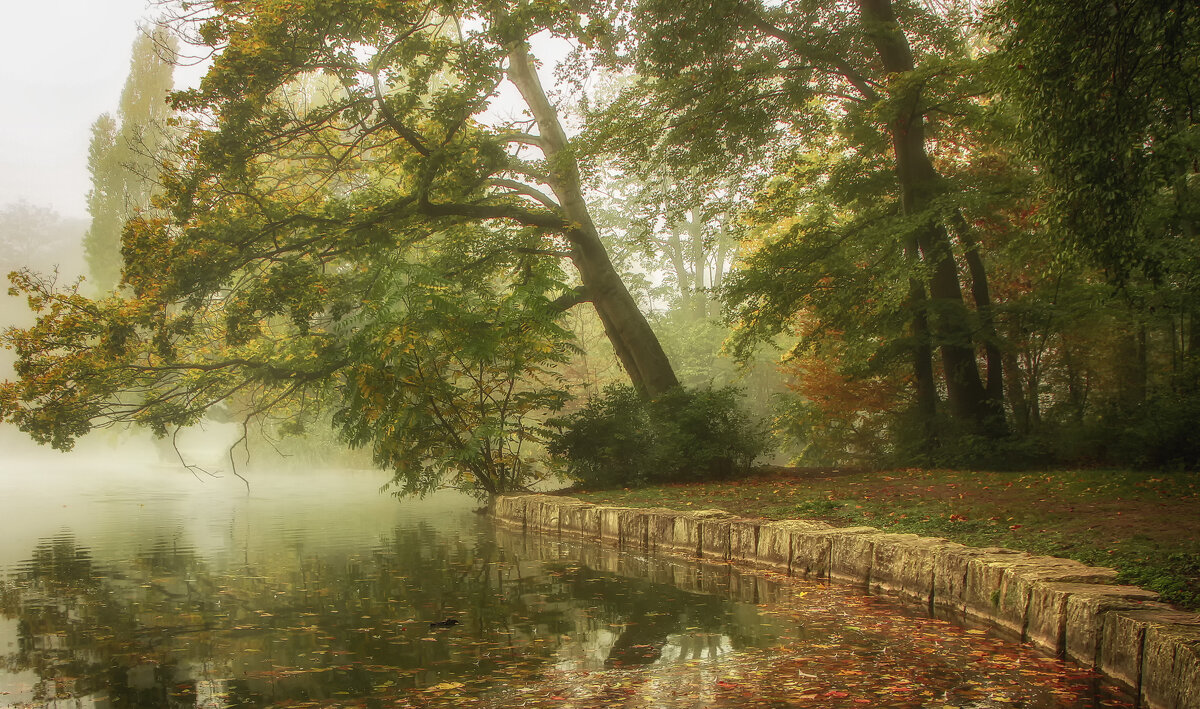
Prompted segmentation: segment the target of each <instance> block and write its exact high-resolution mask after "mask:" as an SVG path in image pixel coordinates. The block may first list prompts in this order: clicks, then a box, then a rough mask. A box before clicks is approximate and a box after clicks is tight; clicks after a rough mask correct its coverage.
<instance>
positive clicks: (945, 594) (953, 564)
mask: <svg viewBox="0 0 1200 709" xmlns="http://www.w3.org/2000/svg"><path fill="white" fill-rule="evenodd" d="M987 553H989V552H988V550H986V549H979V548H976V547H968V546H963V545H962V544H956V543H954V542H947V543H945V544H943V545H941V546H938V547H937V548H936V549H934V550H933V608H934V609H935V610H938V611H942V612H946V613H950V614H958V613H963V612H965V611H966V607H967V601H966V598H967V574H968V571H969V568H970V562H971V560H972V559H974V558H975V557H978V556H982V555H984V554H987Z"/></svg>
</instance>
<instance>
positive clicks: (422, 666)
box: [0, 485, 1123, 707]
mask: <svg viewBox="0 0 1200 709" xmlns="http://www.w3.org/2000/svg"><path fill="white" fill-rule="evenodd" d="M312 489H313V490H317V491H318V492H316V493H314V495H313V496H310V497H309V498H307V499H301V500H298V499H297V498H296V496H295V495H285V496H279V497H278V498H277V502H276V503H270V502H269V498H271V495H265V496H263V497H260V498H257V499H250V500H248V501H244V502H241V503H238V504H236V505H230V506H228V507H227V510H226V513H225V516H224V518H222V517H221V515H214V514H213V508H212V507H211V506H209V507H206V506H204V505H199V506H193V508H192V509H193V512H192V513H191V514H193V515H194V518H193V519H191V520H180V519H178V518H177V517H175V516H173V515H174V513H171V514H164V515H163V516H162V517H161V518H159V519H158V521H157V523H152V521H151V520H150V519H149V518H146V519H143V520H142V522H141V523H140V526H139V529H141V530H143V532H150V533H149V534H145V535H144V536H135V537H128V538H126V539H125V543H123V544H115V545H114V544H108V546H107V547H106V548H105V550H104V551H103V552H102V553H101V552H99V551H98V550H97V549H96V548H94V547H89V546H88V540H86V539H84V538H82V537H79V536H76V534H75V533H73V532H71V531H69V530H68V531H62V532H59V533H57V534H54V535H53V536H48V537H44V538H42V539H41V540H39V541H38V542H36V544H35V545H34V547H33V548H32V549H31V550H29V551H28V552H27V556H26V558H25V559H24V560H22V561H21V562H20V563H17V564H15V565H12V566H11V567H10V568H8V569H7V573H6V574H4V576H3V580H2V581H0V657H2V660H3V664H2V665H0V692H3V693H4V694H0V702H5V701H8V702H14V703H15V704H16V705H18V706H20V705H22V704H29V705H36V706H48V707H58V706H62V707H67V706H71V707H258V706H271V705H288V706H367V707H373V706H380V707H382V706H427V705H446V706H466V705H487V706H514V705H529V706H543V705H545V706H603V705H609V704H629V705H631V706H632V705H637V706H643V705H647V706H763V705H768V706H769V705H780V706H790V705H793V704H795V703H796V702H798V701H810V700H811V701H817V702H818V705H820V706H837V705H840V703H844V704H845V705H846V706H855V705H859V706H861V705H862V704H863V703H864V702H867V701H870V702H872V703H874V704H875V705H877V706H922V705H924V704H925V703H926V702H928V701H932V700H934V699H936V700H937V701H938V702H940V705H949V706H977V707H984V706H1001V705H1004V706H1014V705H1016V706H1059V705H1060V704H1059V703H1056V702H1058V700H1057V699H1056V697H1059V696H1068V695H1069V696H1071V697H1072V698H1073V699H1072V702H1073V704H1069V705H1075V706H1085V705H1087V704H1086V703H1087V702H1095V701H1100V700H1101V699H1103V700H1104V701H1109V702H1116V703H1117V704H1116V705H1119V703H1120V702H1121V701H1123V699H1122V697H1121V696H1120V695H1118V694H1116V693H1113V692H1111V691H1108V690H1098V689H1097V686H1093V685H1094V681H1093V680H1092V679H1091V678H1086V677H1083V676H1082V675H1081V676H1079V677H1077V678H1076V679H1077V680H1078V681H1075V680H1073V679H1072V678H1071V677H1070V676H1069V675H1068V674H1063V673H1062V668H1058V667H1053V666H1052V665H1053V663H1051V662H1049V661H1047V660H1041V659H1038V658H1036V657H1034V656H1032V655H1030V654H1028V653H1027V652H1025V651H1023V650H1020V649H1019V648H1014V647H1011V646H1003V645H1001V644H999V643H998V642H996V641H991V640H989V639H987V638H986V637H985V636H983V635H982V634H975V635H973V634H972V632H973V631H965V630H962V629H955V628H952V626H948V625H946V624H940V623H939V622H938V621H932V620H929V619H924V618H920V617H917V616H912V615H905V614H904V613H897V608H896V607H895V606H892V605H890V604H889V603H888V602H886V601H883V600H880V599H872V598H869V597H862V596H859V595H857V594H856V593H854V592H852V591H849V590H846V589H840V588H836V587H834V588H830V587H827V586H820V585H797V584H795V583H792V582H790V581H787V580H785V579H777V578H771V577H769V576H766V575H755V574H748V573H742V572H740V571H738V570H737V569H735V568H733V567H730V566H725V565H721V566H700V565H695V564H690V563H684V562H682V561H678V560H671V559H648V558H643V557H639V556H635V555H628V554H618V553H616V552H614V551H613V550H611V549H606V548H600V547H598V546H595V545H579V544H573V543H570V542H559V541H554V540H549V539H546V538H544V537H537V536H529V537H526V536H522V535H521V534H519V533H515V532H512V531H509V530H503V529H499V530H498V529H495V528H494V527H493V526H492V525H491V524H490V522H489V521H487V520H485V519H482V518H479V517H478V516H476V515H472V514H470V512H469V511H468V510H469V502H467V501H461V502H460V501H453V502H450V503H448V504H447V503H446V501H444V500H443V501H442V502H440V503H437V504H441V505H443V507H444V509H441V510H434V509H431V508H421V507H412V508H408V511H407V512H403V513H397V512H396V510H397V509H398V508H399V507H400V506H398V505H396V504H395V503H394V502H389V504H390V505H391V506H390V507H377V508H375V507H371V506H372V505H375V504H376V503H375V502H373V501H372V502H364V503H363V506H362V507H355V506H354V505H350V506H348V507H338V503H337V502H336V501H335V500H334V499H333V498H331V497H330V495H329V493H328V490H327V489H324V488H322V487H321V486H320V485H316V486H314V487H312ZM321 490H324V491H323V492H321ZM310 492H311V490H310ZM371 499H372V500H374V498H371ZM385 499H386V498H385ZM132 504H138V503H135V502H127V503H124V505H123V506H122V505H116V506H115V507H114V510H115V511H116V512H118V513H120V512H121V510H125V511H126V512H127V511H128V508H129V505H132ZM435 507H436V505H435ZM166 509H170V510H174V511H176V512H177V511H178V510H179V509H182V507H181V506H178V505H174V506H172V505H168V506H166ZM364 509H372V510H374V511H375V512H376V513H377V514H378V517H375V518H369V519H364V518H363V516H362V514H361V513H362V512H363V510H364ZM422 509H423V510H424V512H420V513H417V512H414V510H422ZM339 510H340V511H339ZM355 512H357V513H359V514H358V515H357V516H355ZM339 515H345V516H344V523H343V524H340V525H339V524H338V516H339ZM306 517H310V518H311V519H312V526H313V527H315V528H318V529H329V530H330V531H329V533H323V534H314V533H313V532H312V531H311V528H310V527H309V526H307V525H306V524H305V523H304V522H303V521H302V520H304V519H305V518H306ZM121 519H122V517H121V516H120V514H118V516H117V517H116V520H117V521H115V522H114V523H113V524H115V525H117V526H121V525H122V524H123V523H122V522H121V521H120V520H121ZM201 520H202V521H203V524H198V522H199V521H201ZM198 527H199V528H204V529H208V530H209V531H206V532H203V534H204V535H206V538H207V540H208V542H209V543H210V544H209V546H210V547H211V548H209V549H208V550H207V551H202V550H201V549H200V548H199V546H198V545H196V544H194V543H193V542H192V541H191V535H190V534H189V532H188V531H187V530H188V529H189V528H190V529H196V528H198ZM212 528H221V529H223V530H225V533H226V537H225V539H224V543H223V544H221V545H218V546H213V545H212V544H211V541H212V538H213V537H212V534H211V529H212ZM100 536H103V535H100ZM0 571H3V569H0ZM447 618H451V619H454V620H456V621H458V622H457V623H456V624H441V623H438V621H442V620H443V619H447ZM431 624H434V625H431ZM443 625H444V626H445V627H441V626H443ZM974 632H977V631H974ZM6 636H11V637H8V638H7V641H6ZM972 653H975V654H974V655H973V654H972ZM981 657H982V658H984V659H986V660H987V663H985V662H984V661H983V660H982V659H980V658H981ZM1039 663H1040V664H1039ZM985 664H987V666H986V667H985V666H984V665H985ZM1055 673H1058V674H1055ZM1045 678H1050V679H1045ZM1043 680H1045V681H1043ZM1072 682H1075V684H1072ZM1081 683H1082V684H1081ZM1083 685H1088V686H1083ZM1098 691H1099V694H1097V692H1098ZM1056 692H1057V693H1059V694H1056ZM806 697H807V699H806ZM1081 697H1082V698H1083V699H1082V700H1081V699H1080V698H1081ZM1081 701H1082V702H1083V703H1080V702H1081ZM852 702H857V704H854V703H852ZM989 702H990V703H989Z"/></svg>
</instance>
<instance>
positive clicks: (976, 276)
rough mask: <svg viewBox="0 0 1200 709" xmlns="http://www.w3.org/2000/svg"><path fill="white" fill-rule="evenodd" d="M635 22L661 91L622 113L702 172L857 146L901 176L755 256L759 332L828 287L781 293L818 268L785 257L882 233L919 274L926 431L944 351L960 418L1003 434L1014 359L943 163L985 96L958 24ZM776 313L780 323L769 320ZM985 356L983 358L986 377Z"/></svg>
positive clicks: (779, 19) (720, 6)
mask: <svg viewBox="0 0 1200 709" xmlns="http://www.w3.org/2000/svg"><path fill="white" fill-rule="evenodd" d="M633 17H635V18H636V19H635V21H634V22H633V23H632V24H631V25H629V26H628V27H627V28H626V29H627V30H628V31H629V32H630V33H631V34H632V35H633V41H632V42H631V43H630V45H629V46H628V47H627V48H626V56H628V57H630V61H631V62H632V63H633V64H634V66H635V67H636V69H637V71H638V72H639V73H640V74H643V75H645V76H647V77H649V78H648V80H647V81H648V86H649V91H648V92H646V95H647V96H649V97H651V98H650V99H649V100H648V101H640V100H637V99H635V101H634V102H632V103H627V104H626V105H625V106H623V109H624V110H626V111H627V112H629V113H631V114H634V115H637V116H650V117H659V118H657V119H655V120H656V125H661V126H663V129H664V130H666V131H667V132H668V137H667V138H666V140H667V141H668V142H671V143H672V144H675V145H688V146H690V151H691V155H690V158H689V159H690V160H691V161H692V162H693V164H695V163H700V164H709V165H712V164H719V161H720V156H722V155H729V154H734V155H737V154H739V153H743V152H746V151H752V150H755V149H758V148H759V147H760V146H769V147H771V148H772V150H773V152H774V154H775V155H776V156H780V157H781V158H782V159H781V165H780V167H778V168H777V169H776V170H774V171H768V172H769V173H770V172H774V173H775V174H778V173H779V172H780V171H782V170H785V169H786V167H784V166H783V165H782V162H786V160H788V157H787V156H788V154H789V153H790V154H791V155H792V156H793V157H792V158H791V159H793V160H796V159H801V158H800V157H799V156H801V155H803V154H804V153H805V152H808V151H816V152H823V153H824V154H825V155H827V156H828V155H829V154H830V152H829V151H831V150H832V149H835V145H836V148H841V149H842V150H844V151H849V153H848V154H849V155H850V157H851V160H848V161H847V162H852V161H853V160H854V159H858V160H860V161H863V162H867V163H878V161H880V160H883V161H886V165H887V166H888V168H889V170H890V171H891V177H890V178H888V179H883V178H884V175H883V174H881V173H873V175H874V177H875V180H874V182H873V184H871V185H869V186H870V187H872V188H873V194H874V197H873V199H874V204H870V203H868V202H866V201H865V199H862V197H865V195H862V196H860V198H859V200H858V201H857V202H854V203H850V202H848V201H845V199H844V197H843V199H839V200H838V201H837V202H835V203H834V204H833V205H832V206H834V207H835V209H834V210H833V211H830V210H825V211H824V212H819V211H814V212H810V213H809V214H808V215H806V217H804V218H801V219H800V220H799V221H798V222H796V223H794V228H792V229H790V230H789V231H790V233H789V234H788V236H786V237H785V238H783V239H781V240H780V241H779V242H778V243H777V244H774V245H773V244H767V245H765V246H764V248H762V249H761V250H760V251H759V252H758V253H757V254H756V255H751V256H750V259H749V266H750V267H749V270H748V272H749V273H752V272H754V271H755V270H758V269H762V270H763V275H762V278H759V279H757V280H756V279H755V278H753V277H752V276H739V279H740V280H739V281H738V282H735V283H734V284H732V290H731V291H730V292H731V295H732V298H733V299H734V300H733V304H734V307H735V309H736V313H737V314H738V315H739V316H740V317H741V318H742V319H743V320H744V321H745V322H746V323H747V324H748V325H750V326H751V328H750V330H751V331H754V330H757V331H758V333H759V334H760V335H773V334H775V333H777V332H779V331H780V330H781V329H785V328H786V327H787V323H788V322H789V318H790V317H792V316H793V315H794V314H796V313H797V312H798V311H800V310H801V309H802V308H803V307H804V302H805V300H806V299H807V298H809V297H810V296H812V295H813V294H814V293H817V292H818V289H820V288H823V287H825V285H827V284H824V285H823V283H822V278H823V276H831V277H832V276H835V274H831V273H824V274H821V273H820V272H819V271H814V272H813V273H812V276H813V277H812V278H811V279H808V280H809V282H810V284H811V285H810V286H808V287H807V288H805V289H802V290H788V289H786V288H782V287H779V283H777V282H776V281H778V280H784V279H785V276H786V275H787V274H786V271H787V270H789V269H805V268H815V269H819V268H820V265H819V264H814V263H811V262H805V261H799V262H794V263H792V264H791V265H787V263H786V262H787V257H786V256H784V255H783V253H782V252H783V251H784V250H787V249H798V250H799V251H800V252H805V251H808V252H809V253H810V254H811V253H813V252H817V253H819V252H823V251H827V250H828V247H829V246H830V245H831V244H846V243H848V242H849V241H851V240H860V241H862V242H863V243H864V245H866V244H872V243H874V244H880V245H883V244H881V243H880V242H879V241H875V240H873V239H872V238H870V236H871V235H872V234H873V235H877V236H878V237H879V238H880V239H886V240H887V241H890V242H891V243H890V246H888V248H890V249H891V250H892V254H893V255H892V256H891V258H892V259H893V263H895V261H897V260H903V259H907V260H908V262H909V267H908V270H907V274H899V273H897V274H894V275H897V276H899V277H900V278H901V281H900V282H901V283H905V284H906V286H905V287H906V294H905V296H904V303H903V310H904V312H905V317H904V320H905V322H906V323H907V332H906V333H905V334H904V337H903V339H902V342H903V343H904V345H905V347H906V349H907V350H908V357H909V359H910V365H909V366H910V372H911V376H912V378H913V381H914V384H915V388H914V392H913V393H914V400H915V402H916V403H915V408H916V409H917V410H918V412H919V413H920V416H921V417H922V418H923V419H924V421H925V422H926V423H925V429H926V436H927V437H928V438H929V439H930V440H933V439H934V438H935V435H936V432H935V431H934V429H933V420H934V414H935V409H936V407H937V396H938V394H937V392H938V383H937V381H936V380H935V375H936V373H937V368H935V366H934V363H933V361H932V355H933V352H934V351H935V350H936V351H937V352H940V355H941V358H940V359H941V362H940V364H941V367H940V371H941V377H942V385H943V386H944V388H945V392H946V397H947V403H948V409H949V412H950V413H951V415H952V416H953V417H954V418H955V419H956V420H957V421H958V422H959V423H960V425H961V426H963V427H965V428H967V429H968V430H971V431H975V432H978V433H984V434H989V435H997V434H999V433H1001V432H1003V431H1004V429H1005V423H1004V417H1003V408H1002V401H1003V395H1002V381H1003V378H1002V364H1001V361H1000V360H1001V357H1000V353H999V348H998V347H997V346H996V344H997V343H996V341H995V337H994V324H993V322H992V315H991V310H992V303H991V298H990V294H989V289H988V284H987V274H986V270H985V268H984V265H983V261H982V255H981V254H980V252H979V249H978V248H977V247H976V245H975V243H974V241H973V236H972V234H971V232H970V229H969V228H967V225H968V224H969V222H967V221H966V220H964V219H963V218H962V216H961V212H960V204H959V203H958V201H959V200H958V196H957V195H956V194H955V193H954V191H953V190H952V189H951V188H950V184H949V183H948V182H947V181H946V180H945V179H944V178H943V175H942V174H941V173H940V172H939V170H938V169H937V167H936V165H935V162H934V160H935V158H939V157H942V156H941V155H940V154H939V153H940V152H941V151H944V150H947V146H945V143H943V142H941V141H940V140H938V138H939V137H940V135H941V133H942V132H943V131H945V130H946V128H947V123H949V121H946V120H944V119H943V118H942V116H943V115H953V113H954V111H955V110H956V109H959V108H960V107H962V106H963V104H964V103H969V100H970V96H971V94H972V93H973V91H974V87H973V86H972V85H971V82H970V79H971V77H972V73H971V72H969V71H964V70H963V69H964V68H965V66H966V64H965V63H964V60H965V59H966V58H967V57H966V48H965V44H964V39H963V36H962V34H961V33H960V32H958V25H957V24H956V23H953V22H946V21H945V20H944V18H941V17H938V16H936V15H934V14H932V13H930V12H927V11H923V10H921V9H920V8H917V7H914V6H913V5H912V4H910V3H900V4H898V5H897V6H896V7H893V5H892V3H891V2H890V1H887V0H861V1H860V2H856V3H851V4H833V5H829V4H822V3H786V4H782V5H778V4H767V3H759V2H755V1H753V0H725V1H723V2H720V3H715V4H713V3H703V4H688V3H682V4H681V3H678V2H657V1H655V0H649V1H647V2H641V3H638V4H637V5H636V9H635V11H634V13H633ZM617 36H620V35H619V34H618V35H617ZM679 37H687V38H689V40H688V41H687V42H679V41H677V40H676V39H675V38H679ZM618 49H620V48H618ZM618 53H619V52H618ZM685 136H687V137H686V138H685ZM768 179H769V178H768ZM860 186H863V187H867V186H868V185H867V181H866V180H865V179H864V180H862V181H860ZM868 214H871V215H872V216H870V217H866V216H865V215H868ZM860 215H861V218H855V217H856V216H860ZM806 240H808V241H809V242H810V243H809V244H808V245H805V243H804V242H805V241H806ZM810 247H811V248H810ZM869 250H873V249H869ZM793 255H799V254H795V253H794V254H793ZM875 255H876V257H878V256H879V255H881V252H879V251H875ZM897 255H900V258H899V259H897V258H896V256H897ZM959 258H961V259H962V260H963V262H964V263H965V265H966V269H965V271H963V272H960V269H959V262H958V259H959ZM872 262H873V261H869V263H872ZM781 269H784V270H781ZM777 277H778V278H777ZM800 280H804V279H803V277H801V279H800ZM791 282H792V283H793V285H795V286H799V282H798V281H795V280H793V281H791ZM964 282H965V283H966V284H967V289H968V290H969V291H970V292H971V295H972V300H973V301H974V302H973V305H974V308H973V309H972V308H971V307H968V305H967V302H966V299H965V297H964V294H963V289H964V287H963V283H964ZM768 301H775V302H774V303H770V302H768ZM764 306H768V307H770V308H772V309H773V310H774V311H775V312H776V314H777V315H778V317H763V316H762V313H761V311H762V309H763V307H764ZM977 350H981V351H982V353H983V355H984V358H985V360H986V362H987V373H986V378H985V377H984V376H982V375H981V373H980V369H979V366H978V364H977V361H976V352H977Z"/></svg>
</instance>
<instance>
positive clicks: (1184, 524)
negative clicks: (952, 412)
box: [574, 469, 1200, 610]
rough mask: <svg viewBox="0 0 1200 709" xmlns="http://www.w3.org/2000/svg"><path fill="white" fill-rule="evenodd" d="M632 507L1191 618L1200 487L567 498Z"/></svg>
mask: <svg viewBox="0 0 1200 709" xmlns="http://www.w3.org/2000/svg"><path fill="white" fill-rule="evenodd" d="M574 494H575V495H576V496H577V497H579V498H581V499H584V500H588V501H589V502H596V503H606V504H613V505H623V506H629V507H670V508H675V509H707V508H719V509H724V510H727V511H729V512H732V513H734V514H737V515H741V516H744V517H762V518H766V519H790V518H805V519H820V520H825V521H828V522H832V523H835V524H839V525H847V526H849V525H870V526H875V527H879V528H880V529H883V530H886V531H889V532H912V533H915V534H922V535H926V536H937V537H944V538H946V539H950V540H953V541H956V542H960V543H962V544H968V545H971V546H1002V547H1008V548H1010V549H1020V550H1022V551H1028V552H1033V553H1036V554H1047V555H1051V556H1060V557H1066V558H1070V559H1075V560H1077V561H1081V562H1084V563H1086V564H1092V565H1097V566H1108V567H1111V568H1114V569H1116V570H1117V571H1118V572H1120V577H1119V580H1120V581H1121V582H1122V583H1129V584H1134V585H1137V586H1141V587H1142V588H1147V589H1150V590H1153V591H1157V592H1159V593H1160V594H1162V597H1163V600H1164V601H1166V602H1168V603H1171V604H1174V605H1175V606H1177V607H1180V608H1184V609H1187V610H1200V476H1197V475H1195V474H1186V473H1175V474H1172V473H1161V472H1159V473H1139V472H1130V471H1115V470H1066V471H1045V472H988V471H965V470H892V471H881V472H845V471H802V470H789V469H772V470H769V471H763V472H760V473H758V474H755V475H753V476H751V477H747V478H744V479H739V480H732V481H724V482H701V483H691V484H671V485H661V486H654V487H645V488H638V489H625V490H597V491H584V492H576V493H574Z"/></svg>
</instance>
